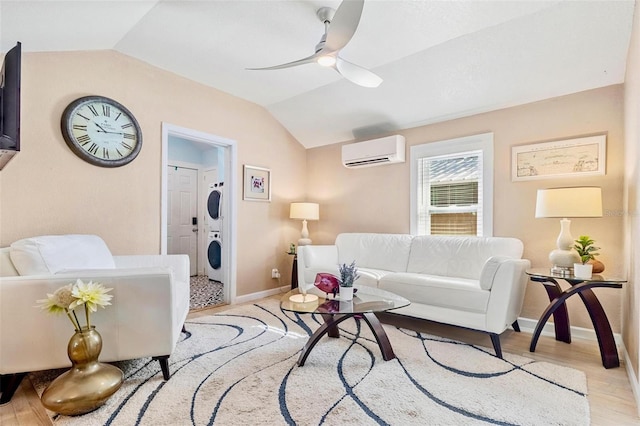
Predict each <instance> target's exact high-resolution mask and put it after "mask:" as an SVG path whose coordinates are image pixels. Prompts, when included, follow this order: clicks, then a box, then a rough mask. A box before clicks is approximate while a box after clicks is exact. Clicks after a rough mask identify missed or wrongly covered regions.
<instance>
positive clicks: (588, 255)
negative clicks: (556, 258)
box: [573, 235, 600, 278]
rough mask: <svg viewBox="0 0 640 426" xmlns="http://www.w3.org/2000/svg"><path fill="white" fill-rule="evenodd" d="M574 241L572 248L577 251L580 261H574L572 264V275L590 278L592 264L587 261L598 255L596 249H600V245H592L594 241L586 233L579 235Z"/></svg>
mask: <svg viewBox="0 0 640 426" xmlns="http://www.w3.org/2000/svg"><path fill="white" fill-rule="evenodd" d="M575 242H576V244H575V245H574V246H573V248H574V249H575V250H576V251H577V252H578V255H579V256H580V261H581V262H582V263H575V264H574V265H573V275H575V276H576V277H578V278H591V274H592V270H593V265H592V264H591V263H588V262H589V261H590V260H592V259H595V256H597V255H598V253H596V250H600V247H596V246H594V245H593V244H594V243H595V241H594V240H592V239H591V238H590V237H589V236H588V235H580V237H579V238H578V239H577V240H575Z"/></svg>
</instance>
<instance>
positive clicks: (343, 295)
mask: <svg viewBox="0 0 640 426" xmlns="http://www.w3.org/2000/svg"><path fill="white" fill-rule="evenodd" d="M340 300H353V287H340Z"/></svg>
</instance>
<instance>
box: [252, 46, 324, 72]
mask: <svg viewBox="0 0 640 426" xmlns="http://www.w3.org/2000/svg"><path fill="white" fill-rule="evenodd" d="M321 53H322V51H319V52H316V53H314V54H313V55H311V56H307V57H306V58H303V59H298V60H297V61H293V62H287V63H286V64H280V65H274V66H272V67H265V68H245V69H247V70H252V71H263V70H279V69H282V68H291V67H297V66H298V65H304V64H309V63H311V62H316V59H317V58H318V56H320V54H321Z"/></svg>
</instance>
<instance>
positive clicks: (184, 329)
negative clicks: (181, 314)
mask: <svg viewBox="0 0 640 426" xmlns="http://www.w3.org/2000/svg"><path fill="white" fill-rule="evenodd" d="M182 332H183V333H186V332H187V327H186V326H185V325H184V324H182Z"/></svg>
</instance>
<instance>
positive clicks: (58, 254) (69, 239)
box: [9, 235, 116, 275]
mask: <svg viewBox="0 0 640 426" xmlns="http://www.w3.org/2000/svg"><path fill="white" fill-rule="evenodd" d="M9 255H10V257H11V261H12V262H13V265H14V266H15V268H16V270H17V271H18V273H19V274H20V275H43V274H44V275H49V274H55V273H58V272H62V271H65V270H69V269H75V270H77V269H113V268H115V267H116V265H115V263H114V261H113V256H112V255H111V252H110V251H109V248H108V247H107V245H106V244H105V242H104V241H103V240H102V238H100V237H98V236H97V235H44V236H40V237H33V238H25V239H23V240H19V241H16V242H15V243H13V244H11V249H10V253H9Z"/></svg>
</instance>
